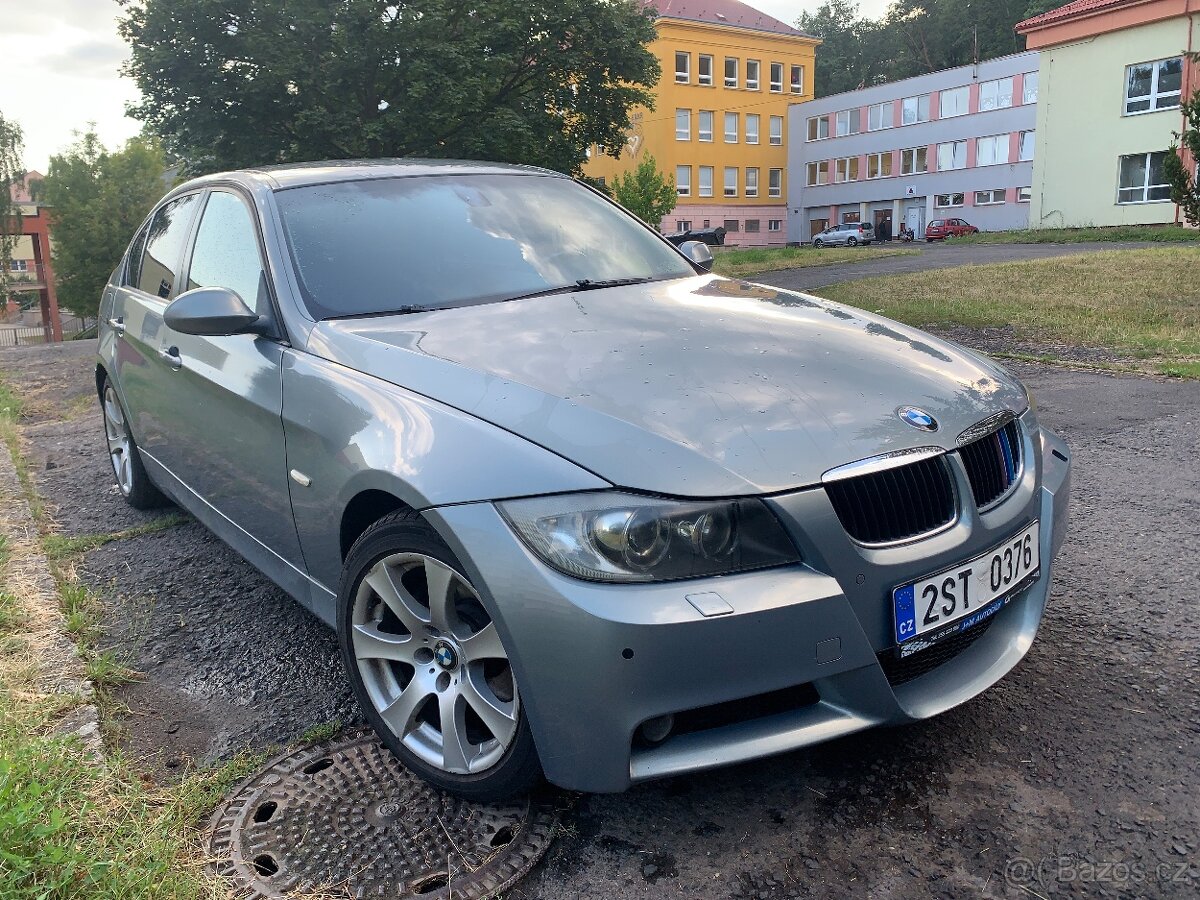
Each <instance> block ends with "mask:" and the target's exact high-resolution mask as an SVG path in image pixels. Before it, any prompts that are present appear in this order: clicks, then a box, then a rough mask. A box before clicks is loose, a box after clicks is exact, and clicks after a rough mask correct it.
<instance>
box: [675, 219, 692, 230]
mask: <svg viewBox="0 0 1200 900" xmlns="http://www.w3.org/2000/svg"><path fill="white" fill-rule="evenodd" d="M675 230H676V231H691V230H692V220H691V219H676V220H675Z"/></svg>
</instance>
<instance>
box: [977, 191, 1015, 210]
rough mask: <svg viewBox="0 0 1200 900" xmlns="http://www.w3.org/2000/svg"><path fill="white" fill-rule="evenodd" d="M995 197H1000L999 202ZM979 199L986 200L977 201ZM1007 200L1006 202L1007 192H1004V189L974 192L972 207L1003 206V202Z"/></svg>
mask: <svg viewBox="0 0 1200 900" xmlns="http://www.w3.org/2000/svg"><path fill="white" fill-rule="evenodd" d="M996 195H999V196H1000V199H999V200H997V199H996ZM980 197H987V198H988V199H987V200H980V199H979V198H980ZM1007 200H1008V191H1007V190H1005V189H1004V188H993V189H992V190H988V191H976V192H975V204H974V205H975V206H1003V205H1004V204H1005V202H1007Z"/></svg>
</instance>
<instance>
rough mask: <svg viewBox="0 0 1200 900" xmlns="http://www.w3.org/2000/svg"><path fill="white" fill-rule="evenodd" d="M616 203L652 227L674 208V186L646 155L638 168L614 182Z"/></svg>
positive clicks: (675, 199) (651, 157)
mask: <svg viewBox="0 0 1200 900" xmlns="http://www.w3.org/2000/svg"><path fill="white" fill-rule="evenodd" d="M612 195H613V197H614V198H616V201H617V202H618V203H620V204H621V205H622V206H624V207H625V208H626V209H627V210H629V211H630V212H631V213H633V214H634V215H635V216H637V217H638V218H639V219H641V220H642V221H643V222H645V223H646V224H647V225H649V226H651V227H652V228H657V227H658V223H659V222H661V221H662V219H663V216H665V215H666V214H667V213H669V212H670V211H671V210H673V209H674V208H675V203H676V202H677V195H676V193H675V183H674V182H673V181H671V179H670V178H668V177H667V176H666V175H665V174H663V173H662V172H660V171H659V168H658V162H657V161H656V160H655V159H654V157H653V156H651V155H650V154H649V153H647V154H646V155H645V156H643V157H642V160H641V162H639V163H638V164H637V168H636V169H634V170H633V171H632V172H625V173H623V174H621V175H618V176H617V177H616V178H614V179H613V183H612Z"/></svg>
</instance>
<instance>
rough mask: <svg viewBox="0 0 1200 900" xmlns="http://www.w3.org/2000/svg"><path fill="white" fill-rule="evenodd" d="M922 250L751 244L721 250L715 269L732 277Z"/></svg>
mask: <svg viewBox="0 0 1200 900" xmlns="http://www.w3.org/2000/svg"><path fill="white" fill-rule="evenodd" d="M918 252H920V251H918V250H899V249H891V248H888V249H883V248H879V249H876V248H874V247H829V248H826V249H824V250H815V249H813V248H812V247H750V248H747V249H745V250H740V249H738V250H735V249H730V250H724V251H718V252H717V254H716V258H715V260H714V262H713V271H714V272H716V273H717V274H718V275H725V276H726V277H729V278H746V277H748V276H750V275H758V274H760V273H762V272H774V271H778V270H779V269H805V268H808V267H810V266H829V265H833V264H834V263H844V262H861V261H863V260H867V259H878V258H880V257H884V256H907V255H910V254H913V253H918Z"/></svg>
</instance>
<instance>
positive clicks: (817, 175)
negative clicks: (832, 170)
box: [807, 159, 829, 187]
mask: <svg viewBox="0 0 1200 900" xmlns="http://www.w3.org/2000/svg"><path fill="white" fill-rule="evenodd" d="M807 184H808V186H809V187H812V186H814V185H818V184H829V160H827V159H826V160H822V161H821V162H810V163H809V164H808V179H807Z"/></svg>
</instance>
